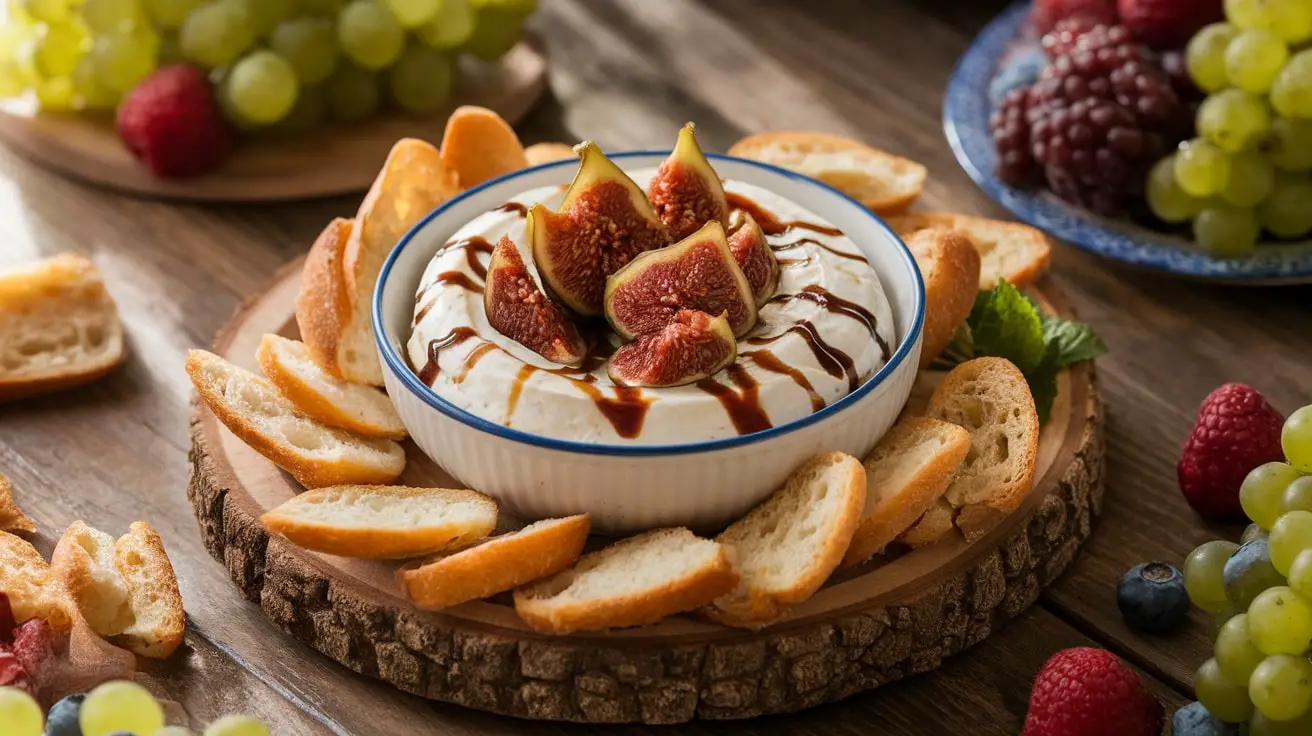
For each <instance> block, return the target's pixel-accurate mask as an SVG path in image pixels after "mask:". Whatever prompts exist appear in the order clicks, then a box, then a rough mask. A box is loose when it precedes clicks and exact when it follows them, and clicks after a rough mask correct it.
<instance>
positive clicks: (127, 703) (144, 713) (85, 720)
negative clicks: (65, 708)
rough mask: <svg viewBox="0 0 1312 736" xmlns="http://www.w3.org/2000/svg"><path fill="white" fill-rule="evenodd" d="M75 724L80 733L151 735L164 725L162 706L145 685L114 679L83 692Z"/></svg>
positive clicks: (98, 735)
mask: <svg viewBox="0 0 1312 736" xmlns="http://www.w3.org/2000/svg"><path fill="white" fill-rule="evenodd" d="M78 723H79V724H81V726H82V736H108V735H109V734H111V733H114V732H115V731H127V732H129V733H135V734H146V733H150V734H153V733H155V732H156V731H158V730H159V729H161V728H163V727H164V709H163V708H162V707H160V704H159V702H158V701H156V700H155V698H154V696H152V695H151V694H150V692H149V691H148V690H146V688H144V687H142V686H140V685H138V684H136V683H135V682H129V681H127V680H115V681H113V682H107V683H105V684H104V685H101V686H100V687H97V688H96V689H95V690H92V691H91V692H90V693H88V694H87V699H86V700H84V701H83V702H82V710H81V712H80V713H79V714H78Z"/></svg>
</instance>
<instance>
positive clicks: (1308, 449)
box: [1280, 202, 1312, 473]
mask: <svg viewBox="0 0 1312 736" xmlns="http://www.w3.org/2000/svg"><path fill="white" fill-rule="evenodd" d="M1309 205H1310V206H1312V202H1310V203H1309ZM1280 447H1281V449H1283V450H1284V451H1285V459H1286V460H1288V461H1289V464H1290V465H1293V466H1294V467H1295V468H1296V469H1297V470H1298V471H1299V472H1300V473H1312V406H1305V407H1303V408H1301V409H1299V410H1298V411H1295V412H1294V413H1293V414H1290V415H1289V418H1288V419H1286V420H1285V426H1284V428H1283V429H1281V430H1280Z"/></svg>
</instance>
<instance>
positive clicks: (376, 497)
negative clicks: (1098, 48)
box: [260, 485, 497, 560]
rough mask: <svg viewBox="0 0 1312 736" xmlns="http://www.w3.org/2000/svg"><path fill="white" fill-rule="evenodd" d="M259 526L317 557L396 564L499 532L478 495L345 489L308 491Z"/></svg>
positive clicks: (490, 505)
mask: <svg viewBox="0 0 1312 736" xmlns="http://www.w3.org/2000/svg"><path fill="white" fill-rule="evenodd" d="M260 523H261V524H263V525H264V528H265V529H267V530H269V531H270V532H272V533H274V534H281V535H282V536H284V537H286V538H287V539H288V540H290V541H291V542H292V544H296V545H298V546H301V547H304V548H306V549H311V550H314V551H316V552H324V553H327V554H330V555H340V556H342V557H363V558H367V559H391V560H397V559H405V558H409V557H421V556H423V555H430V554H434V553H437V552H445V551H447V550H452V549H459V548H460V547H464V546H466V545H469V544H472V543H473V542H476V541H478V540H479V539H482V538H483V537H486V536H487V535H488V533H490V532H491V531H492V530H493V529H494V528H496V525H497V504H496V501H493V500H492V499H491V498H488V497H487V496H484V495H483V494H481V493H478V492H477V491H467V490H450V489H446V488H410V487H406V486H359V485H342V486H334V487H331V488H319V489H316V490H313V491H306V492H305V493H302V494H300V495H299V496H296V497H294V498H292V499H290V500H288V501H286V502H285V503H283V504H282V505H281V506H279V507H277V508H275V509H273V510H271V511H268V512H266V513H265V514H264V515H263V516H261V517H260Z"/></svg>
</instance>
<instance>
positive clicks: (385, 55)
mask: <svg viewBox="0 0 1312 736" xmlns="http://www.w3.org/2000/svg"><path fill="white" fill-rule="evenodd" d="M337 41H338V42H339V43H340V44H341V45H342V51H343V52H345V53H346V55H347V56H349V57H351V58H352V59H353V60H354V61H355V63H357V64H359V65H360V66H362V67H364V68H365V69H373V70H378V69H383V68H386V67H389V66H391V65H392V64H394V63H396V60H397V59H398V58H399V57H400V56H401V53H402V52H403V51H405V29H403V28H402V27H401V24H400V23H397V22H396V18H394V17H392V14H391V12H389V11H388V10H387V8H384V7H383V6H382V5H379V4H378V3H376V2H372V0H354V2H352V3H351V4H350V5H347V6H346V7H345V8H342V12H341V14H340V15H339V16H338V18H337Z"/></svg>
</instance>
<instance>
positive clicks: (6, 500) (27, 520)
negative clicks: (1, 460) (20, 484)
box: [0, 473, 36, 534]
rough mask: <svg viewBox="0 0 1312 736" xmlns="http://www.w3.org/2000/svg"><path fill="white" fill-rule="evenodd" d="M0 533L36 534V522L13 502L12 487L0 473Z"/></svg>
mask: <svg viewBox="0 0 1312 736" xmlns="http://www.w3.org/2000/svg"><path fill="white" fill-rule="evenodd" d="M0 532H27V533H28V534H35V533H36V522H35V521H33V520H32V517H30V516H28V515H27V514H26V513H24V512H23V509H21V508H19V506H18V503H17V502H16V501H14V486H13V485H12V484H11V483H10V482H9V479H8V478H6V477H5V474H4V473H0Z"/></svg>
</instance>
